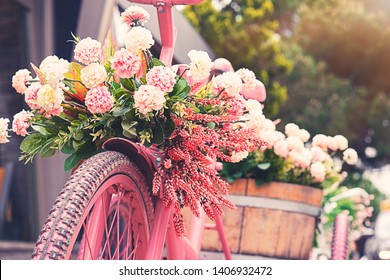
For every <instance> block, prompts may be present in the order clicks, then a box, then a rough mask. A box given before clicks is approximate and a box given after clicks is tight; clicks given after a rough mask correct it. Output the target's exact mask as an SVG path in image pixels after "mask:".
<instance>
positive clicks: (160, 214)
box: [32, 0, 232, 259]
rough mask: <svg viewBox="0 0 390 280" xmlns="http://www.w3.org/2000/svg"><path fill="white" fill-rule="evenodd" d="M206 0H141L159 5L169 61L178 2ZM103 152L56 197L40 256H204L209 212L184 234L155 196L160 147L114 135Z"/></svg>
mask: <svg viewBox="0 0 390 280" xmlns="http://www.w3.org/2000/svg"><path fill="white" fill-rule="evenodd" d="M201 1H202V0H163V1H155V0H136V1H134V2H138V3H143V4H152V5H154V6H156V8H157V11H158V19H159V26H160V32H161V39H162V50H161V56H160V60H161V61H163V62H164V63H165V64H166V65H170V64H171V61H172V57H173V46H174V42H175V30H174V25H173V19H172V6H173V5H178V4H191V5H192V4H197V3H199V2H201ZM103 150H104V151H103V152H101V153H98V154H96V155H95V156H93V157H91V158H89V159H87V160H85V161H84V162H82V163H81V164H80V166H79V167H78V168H77V169H75V170H74V172H73V174H72V175H71V177H70V178H69V180H68V182H67V183H66V185H65V187H64V188H63V190H62V191H61V193H60V195H59V196H58V198H57V200H56V201H55V203H54V205H53V207H52V210H51V211H50V213H49V216H48V218H47V220H46V221H45V224H44V226H43V228H42V230H41V232H40V235H39V237H38V239H37V242H36V247H35V249H34V252H33V255H32V258H33V259H72V258H76V259H162V258H163V254H164V253H163V252H164V247H165V248H166V257H167V258H168V259H198V258H199V255H200V250H201V242H202V235H203V231H204V229H205V219H206V214H205V213H204V212H201V213H200V217H199V218H198V217H193V219H192V222H191V227H190V230H189V234H188V238H187V237H178V236H177V234H176V232H175V229H174V227H173V226H172V225H173V222H172V214H171V213H170V211H169V210H167V209H166V208H165V207H164V205H163V202H162V197H161V196H153V195H151V185H152V180H153V174H154V173H155V171H156V170H157V167H158V164H159V163H160V161H161V158H160V154H159V151H157V150H153V149H148V148H145V147H144V146H142V145H140V144H136V143H134V142H131V141H129V140H126V139H123V138H115V137H114V138H111V139H109V140H108V141H106V142H105V143H104V144H103ZM214 215H215V223H216V224H215V228H216V229H217V231H218V233H219V237H220V239H221V242H222V245H223V250H224V254H225V258H226V259H231V258H232V256H231V253H230V250H229V246H228V244H227V242H226V238H225V235H224V231H223V225H222V219H221V216H220V215H219V214H218V213H217V212H215V213H214Z"/></svg>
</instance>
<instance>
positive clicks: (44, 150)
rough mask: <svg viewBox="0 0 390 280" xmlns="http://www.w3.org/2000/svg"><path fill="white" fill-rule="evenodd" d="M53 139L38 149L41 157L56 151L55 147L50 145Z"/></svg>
mask: <svg viewBox="0 0 390 280" xmlns="http://www.w3.org/2000/svg"><path fill="white" fill-rule="evenodd" d="M52 144H53V141H52V140H51V141H48V142H47V143H46V144H45V145H44V146H43V147H42V149H41V150H40V152H39V153H40V155H41V157H42V158H49V157H51V156H53V155H54V154H55V153H56V150H57V149H56V148H55V147H53V146H52Z"/></svg>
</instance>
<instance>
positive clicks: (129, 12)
mask: <svg viewBox="0 0 390 280" xmlns="http://www.w3.org/2000/svg"><path fill="white" fill-rule="evenodd" d="M149 18H150V15H149V13H148V12H147V11H146V10H144V9H143V8H141V7H139V6H130V7H128V8H127V9H126V10H125V11H124V12H122V13H121V21H122V23H125V24H128V25H130V26H134V25H135V24H140V25H144V24H145V23H146V22H147V21H148V20H149Z"/></svg>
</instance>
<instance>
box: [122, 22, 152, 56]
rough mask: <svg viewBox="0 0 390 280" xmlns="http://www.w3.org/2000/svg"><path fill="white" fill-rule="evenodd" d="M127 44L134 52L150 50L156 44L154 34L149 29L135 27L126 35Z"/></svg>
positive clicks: (127, 47)
mask: <svg viewBox="0 0 390 280" xmlns="http://www.w3.org/2000/svg"><path fill="white" fill-rule="evenodd" d="M125 45H126V49H128V50H130V51H133V52H138V51H139V50H148V49H150V48H151V47H152V46H153V45H154V39H153V35H152V33H151V32H150V30H149V29H146V28H144V27H141V26H136V27H133V28H132V29H131V30H130V31H129V32H128V33H127V34H126V36H125Z"/></svg>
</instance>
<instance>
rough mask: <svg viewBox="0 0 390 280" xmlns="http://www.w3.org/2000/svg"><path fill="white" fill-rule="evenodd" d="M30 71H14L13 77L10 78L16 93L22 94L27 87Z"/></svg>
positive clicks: (30, 78)
mask: <svg viewBox="0 0 390 280" xmlns="http://www.w3.org/2000/svg"><path fill="white" fill-rule="evenodd" d="M30 73H31V72H30V71H28V70H27V69H21V70H18V71H16V73H15V75H14V76H13V77H12V87H13V88H14V89H15V90H16V91H17V92H18V93H21V94H23V93H24V92H25V91H26V89H27V87H26V82H27V81H28V80H32V77H31V76H30Z"/></svg>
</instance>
